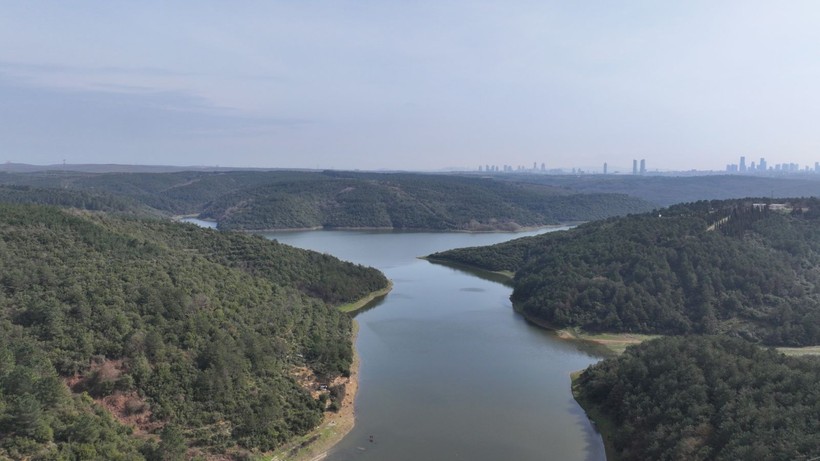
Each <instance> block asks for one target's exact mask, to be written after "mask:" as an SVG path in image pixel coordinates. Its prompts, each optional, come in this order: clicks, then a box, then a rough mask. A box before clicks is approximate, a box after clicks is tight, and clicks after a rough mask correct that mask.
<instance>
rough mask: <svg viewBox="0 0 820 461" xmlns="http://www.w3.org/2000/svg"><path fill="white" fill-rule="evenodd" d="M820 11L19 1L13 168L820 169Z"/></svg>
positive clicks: (12, 68)
mask: <svg viewBox="0 0 820 461" xmlns="http://www.w3.org/2000/svg"><path fill="white" fill-rule="evenodd" d="M818 24H820V3H817V2H812V1H789V2H771V1H755V0H753V1H692V2H657V1H627V2H602V1H599V2H553V1H521V0H512V1H495V2H489V1H480V0H479V1H446V0H445V1H427V0H422V1H415V2H400V1H388V0H382V1H366V0H365V1H348V0H341V1H333V2H330V1H311V0H306V1H245V2H226V1H211V0H204V1H199V2H158V1H151V0H149V1H145V2H111V1H99V0H91V1H86V2H59V1H38V2H4V3H3V4H2V5H0V149H2V152H3V154H4V155H3V156H0V162H2V161H12V162H21V163H33V164H56V163H60V162H62V161H63V160H64V159H65V160H66V161H67V162H68V163H75V164H76V163H123V164H144V165H145V164H165V165H220V166H230V167H265V168H270V167H281V168H336V169H355V168H358V169H406V170H437V169H442V168H448V167H462V168H468V169H475V168H477V167H478V165H485V164H490V165H503V164H510V165H513V166H517V165H523V166H526V167H531V166H532V164H533V162H537V164H538V166H539V167H540V165H541V163H545V164H546V166H547V168H572V167H581V168H585V169H588V168H600V167H601V165H602V164H603V162H607V163H608V164H609V169H610V171H614V170H620V171H622V172H623V171H625V170H627V169H631V165H632V159H641V158H645V159H646V160H647V169H648V170H650V171H654V170H656V169H660V170H688V169H702V170H722V169H724V167H725V165H726V164H727V163H737V162H738V157H739V156H741V155H745V156H746V159H747V163H749V162H751V161H757V160H758V159H759V158H760V157H766V159H767V161H768V163H769V165H773V164H775V163H783V162H795V163H799V164H800V166H801V168H802V167H803V166H804V165H811V166H812V167H813V165H814V162H815V161H818V160H820V130H818V129H817V122H818V120H820V89H819V87H818V83H817V82H820V27H818V26H817V25H818Z"/></svg>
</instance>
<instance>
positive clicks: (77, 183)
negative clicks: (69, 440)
mask: <svg viewBox="0 0 820 461" xmlns="http://www.w3.org/2000/svg"><path fill="white" fill-rule="evenodd" d="M0 185H6V186H16V187H28V188H30V189H29V190H30V191H31V192H32V193H31V194H30V196H29V198H28V200H29V201H36V202H37V203H50V204H66V205H69V206H79V207H81V208H83V207H87V205H86V202H84V201H81V200H78V199H77V198H76V197H75V196H76V195H77V194H80V193H83V194H91V195H93V196H94V197H102V196H108V197H111V200H114V201H118V202H117V203H119V204H120V205H119V208H123V210H121V211H127V212H131V213H135V212H137V211H144V209H150V210H153V211H154V212H156V213H164V214H167V215H178V214H194V215H199V216H200V217H202V218H211V219H215V220H218V222H219V227H220V228H221V229H234V230H261V229H274V228H276V229H282V228H313V227H324V228H340V227H381V228H400V229H436V230H498V229H505V230H514V229H517V228H519V227H521V226H534V225H544V224H551V223H556V222H566V221H587V220H591V219H600V218H605V217H609V216H615V215H622V214H627V213H635V212H640V211H647V210H649V209H651V205H650V204H649V203H648V202H646V201H644V200H641V199H636V198H633V197H629V196H628V195H625V194H607V193H577V192H574V191H571V190H568V189H566V188H560V187H552V186H546V185H538V184H517V183H511V182H508V181H499V180H496V179H492V178H479V177H469V176H467V177H465V176H455V175H434V174H409V173H356V172H333V171H325V172H302V171H272V172H263V171H234V172H213V173H209V172H201V171H199V172H178V173H109V174H92V173H77V172H48V173H36V174H35V173H30V174H12V173H0ZM7 188H8V187H7ZM35 191H36V194H35V193H33V192H35ZM72 194H73V195H72Z"/></svg>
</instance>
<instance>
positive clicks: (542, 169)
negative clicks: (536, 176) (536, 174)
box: [541, 162, 547, 171]
mask: <svg viewBox="0 0 820 461" xmlns="http://www.w3.org/2000/svg"><path fill="white" fill-rule="evenodd" d="M541 171H547V165H546V164H545V163H543V162H541Z"/></svg>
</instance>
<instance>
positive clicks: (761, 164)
mask: <svg viewBox="0 0 820 461" xmlns="http://www.w3.org/2000/svg"><path fill="white" fill-rule="evenodd" d="M757 169H758V170H760V171H766V159H765V158H763V157H760V162H759V163H758V164H757Z"/></svg>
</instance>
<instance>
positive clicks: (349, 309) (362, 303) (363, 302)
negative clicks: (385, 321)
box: [337, 280, 393, 345]
mask: <svg viewBox="0 0 820 461" xmlns="http://www.w3.org/2000/svg"><path fill="white" fill-rule="evenodd" d="M392 289H393V281H392V280H388V281H387V286H386V287H384V288H382V289H381V290H376V291H372V292H370V293H369V294H367V295H366V296H365V297H364V298H361V299H359V300H358V301H354V302H352V303H347V304H342V305H341V306H339V307H337V309H339V310H340V311H342V312H346V313H348V314H351V313H354V312H356V311H358V310H360V309H362V308H364V307H367V305H368V304H370V303H371V302H373V301H375V300H377V299H379V298H383V297H385V296H387V293H390V291H391V290H392ZM354 339H355V338H354ZM354 345H355V342H354Z"/></svg>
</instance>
